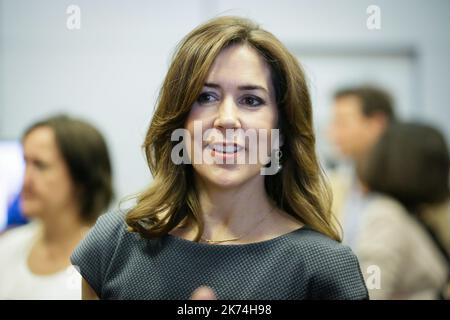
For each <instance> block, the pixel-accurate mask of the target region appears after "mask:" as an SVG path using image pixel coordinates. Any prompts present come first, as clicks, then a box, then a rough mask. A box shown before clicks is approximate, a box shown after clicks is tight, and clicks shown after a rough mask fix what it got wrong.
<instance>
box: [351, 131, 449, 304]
mask: <svg viewBox="0 0 450 320" xmlns="http://www.w3.org/2000/svg"><path fill="white" fill-rule="evenodd" d="M449 163H450V161H449V151H448V148H447V144H446V141H445V139H444V137H443V135H442V134H441V133H440V132H439V131H438V130H436V129H435V128H433V127H430V126H427V125H422V124H414V123H410V124H406V123H405V124H395V125H393V126H391V127H390V128H389V129H388V130H387V131H386V133H385V134H384V135H383V136H382V137H381V139H380V140H379V142H378V143H377V144H376V145H375V146H374V148H373V150H372V151H371V152H370V153H369V155H368V156H367V158H366V160H363V161H361V162H360V164H359V166H358V168H357V172H358V176H359V178H360V180H361V181H362V183H363V185H364V186H365V188H366V189H367V192H368V193H367V198H368V203H367V206H366V208H365V210H364V211H363V212H362V213H361V216H362V220H361V229H360V233H359V236H358V239H357V242H356V243H357V247H356V248H355V252H356V254H357V256H358V258H359V260H360V263H361V268H362V269H363V270H367V268H369V267H370V266H376V267H378V268H379V271H380V272H381V273H380V275H381V277H380V280H381V282H380V286H379V288H370V286H369V289H370V290H369V294H370V297H371V299H436V298H439V297H440V296H441V297H442V296H443V297H445V298H448V296H446V295H447V293H446V292H447V285H448V275H449V253H450V219H449ZM363 273H364V274H366V276H367V275H368V274H367V273H365V272H363Z"/></svg>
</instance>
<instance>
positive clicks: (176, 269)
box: [71, 211, 368, 300]
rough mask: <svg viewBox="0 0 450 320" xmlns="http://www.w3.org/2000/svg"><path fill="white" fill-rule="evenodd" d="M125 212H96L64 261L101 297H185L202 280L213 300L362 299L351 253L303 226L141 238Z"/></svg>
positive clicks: (362, 286)
mask: <svg viewBox="0 0 450 320" xmlns="http://www.w3.org/2000/svg"><path fill="white" fill-rule="evenodd" d="M124 217H125V214H124V213H121V212H119V211H112V212H109V213H106V214H104V215H102V216H101V217H100V218H99V219H98V220H97V223H96V225H95V226H94V227H93V228H92V229H91V231H90V232H89V233H88V235H87V236H86V238H85V239H84V240H83V241H82V242H81V243H80V244H79V246H78V247H77V248H76V249H75V251H74V252H73V254H72V257H71V261H72V264H73V265H74V266H76V267H77V268H78V270H79V272H80V273H81V275H82V276H83V278H84V279H85V280H86V281H87V282H88V283H89V284H90V286H91V287H92V288H93V289H94V291H95V292H96V293H97V295H98V296H99V297H100V298H101V299H151V300H157V299H171V300H172V299H173V300H178V299H189V298H190V296H191V294H192V292H193V291H194V290H195V289H196V288H198V287H200V286H203V285H206V286H209V287H211V288H212V289H213V290H214V291H215V293H216V296H217V298H218V299H233V300H280V299H283V300H292V299H367V298H368V293H367V289H366V286H365V283H364V278H363V276H362V274H361V271H360V267H359V263H358V260H357V258H356V256H355V255H354V254H353V253H352V251H351V250H350V249H349V248H348V247H347V246H344V245H342V244H340V243H338V242H336V241H334V240H332V239H330V238H328V237H326V236H324V235H322V234H320V233H319V232H316V231H314V230H312V229H311V228H309V227H306V226H305V227H302V228H300V229H298V230H295V231H292V232H290V233H287V234H284V235H281V236H279V237H276V238H274V239H271V240H267V241H262V242H257V243H250V244H235V245H213V244H206V243H198V242H193V241H189V240H185V239H182V238H179V237H176V236H173V235H166V236H164V237H161V238H159V239H154V240H148V239H144V238H142V237H141V236H139V235H138V234H136V233H130V232H128V231H127V230H126V223H125V221H124Z"/></svg>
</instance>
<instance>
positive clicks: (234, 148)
mask: <svg viewBox="0 0 450 320" xmlns="http://www.w3.org/2000/svg"><path fill="white" fill-rule="evenodd" d="M206 148H207V149H209V150H210V151H211V155H212V156H213V157H215V156H219V157H221V158H233V157H236V156H237V155H238V154H239V152H241V151H242V150H244V147H243V146H241V145H240V144H237V143H220V142H216V143H212V144H209V145H207V147H206Z"/></svg>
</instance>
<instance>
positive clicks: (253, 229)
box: [200, 207, 275, 244]
mask: <svg viewBox="0 0 450 320" xmlns="http://www.w3.org/2000/svg"><path fill="white" fill-rule="evenodd" d="M274 209H275V207H272V209H271V210H270V211H269V212H267V213H266V214H265V216H264V218H262V219H261V220H260V221H259V222H258V223H257V224H256V225H255V226H254V227H253V228H251V229H250V230H249V231H248V232H246V233H244V234H242V235H240V236H239V237H236V238H230V239H223V240H211V239H206V238H204V237H201V238H200V240H202V241H203V242H206V243H211V244H216V243H223V242H231V241H236V240H240V239H242V238H244V237H246V236H248V235H249V234H250V233H251V232H252V231H255V229H256V228H257V227H258V226H259V225H260V224H261V223H262V222H263V221H264V220H265V219H266V218H267V217H268V216H269V214H270V213H272V211H273V210H274Z"/></svg>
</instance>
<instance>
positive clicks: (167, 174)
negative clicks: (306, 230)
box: [126, 17, 340, 241]
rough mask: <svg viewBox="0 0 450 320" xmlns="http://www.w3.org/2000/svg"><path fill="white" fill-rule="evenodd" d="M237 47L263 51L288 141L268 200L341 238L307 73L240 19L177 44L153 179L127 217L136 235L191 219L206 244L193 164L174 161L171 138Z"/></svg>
mask: <svg viewBox="0 0 450 320" xmlns="http://www.w3.org/2000/svg"><path fill="white" fill-rule="evenodd" d="M235 44H245V45H248V46H250V47H252V48H254V49H256V50H257V52H259V53H260V54H261V56H262V57H263V58H264V59H265V61H266V62H267V64H268V65H269V66H270V69H271V75H272V82H273V86H274V88H275V96H276V102H277V106H278V113H279V119H280V120H279V129H280V132H281V134H282V135H283V137H284V143H283V145H282V147H281V152H282V155H283V157H282V160H281V164H282V169H281V170H280V171H279V172H278V173H277V174H275V175H272V176H270V175H267V176H265V188H266V192H267V195H268V196H269V198H270V199H271V200H272V201H273V202H274V203H275V204H276V205H277V207H278V208H280V209H281V210H283V211H285V212H287V213H288V214H290V215H291V216H293V217H295V218H296V219H297V220H298V221H300V222H302V223H303V224H306V225H308V226H310V227H311V228H313V229H315V230H316V231H318V232H321V233H322V234H325V235H327V236H329V237H330V238H333V239H335V240H337V241H340V236H339V233H338V231H337V230H336V229H335V226H336V224H335V223H334V221H333V222H332V215H331V208H330V207H331V194H330V191H329V188H328V186H327V183H326V182H325V179H324V173H323V171H322V169H321V167H320V165H319V162H318V160H317V157H316V152H315V136H314V132H313V123H312V106H311V99H310V95H309V92H308V88H307V83H306V80H305V75H304V73H303V71H302V68H301V67H300V65H299V63H298V61H297V60H296V58H295V57H294V56H293V55H292V54H291V53H290V52H289V51H288V50H287V49H286V48H285V47H284V45H283V44H282V43H281V42H280V41H279V40H278V39H277V38H276V37H275V36H274V35H272V34H271V33H269V32H267V31H265V30H263V29H261V28H260V27H259V26H258V25H256V24H255V23H254V22H252V21H251V20H248V19H243V18H239V17H219V18H215V19H212V20H210V21H208V22H206V23H205V24H202V25H200V26H199V27H197V28H196V29H195V30H193V31H192V32H191V33H189V34H188V35H187V36H186V37H185V38H184V39H183V40H182V41H181V43H180V44H179V45H178V47H177V49H176V51H175V54H174V57H173V60H172V63H171V65H170V68H169V71H168V72H167V75H166V78H165V80H164V83H163V85H162V88H161V91H160V94H159V97H158V102H157V106H156V110H155V113H154V116H153V119H152V121H151V123H150V127H149V128H148V131H147V135H146V137H145V142H144V144H143V148H144V150H145V155H146V158H147V163H148V166H149V168H150V171H151V173H152V175H153V178H154V180H153V182H152V183H151V185H150V186H149V187H148V189H147V190H145V191H144V192H142V193H141V194H139V195H138V196H137V202H136V205H135V206H134V207H132V208H131V209H130V210H129V212H128V213H127V216H126V222H127V224H128V226H129V230H130V231H132V232H138V233H139V234H141V235H142V236H143V237H145V238H158V237H161V236H163V235H165V234H167V233H168V232H170V231H171V230H172V229H174V228H175V227H177V226H179V225H180V224H182V223H183V222H185V221H186V220H187V219H189V218H190V219H192V220H193V221H194V222H195V224H196V225H197V227H198V233H197V235H196V239H195V240H196V241H199V239H200V237H201V235H202V233H203V228H204V222H203V218H202V210H201V207H200V202H199V199H198V194H197V190H196V187H195V184H194V176H193V174H194V172H193V167H192V165H191V164H181V165H177V164H174V163H173V162H172V161H171V152H172V148H173V147H174V145H175V144H176V143H177V142H174V141H171V134H172V132H173V131H174V130H175V129H178V128H184V124H185V121H186V119H187V116H188V114H189V112H190V110H191V107H192V105H193V104H194V102H195V101H196V100H197V98H198V96H199V95H200V93H201V90H202V88H203V86H204V82H205V80H206V77H207V75H208V72H209V70H210V68H211V66H212V64H213V62H214V60H215V59H216V57H217V56H218V55H219V53H220V52H221V51H222V50H223V49H224V48H226V47H228V46H230V45H235Z"/></svg>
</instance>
